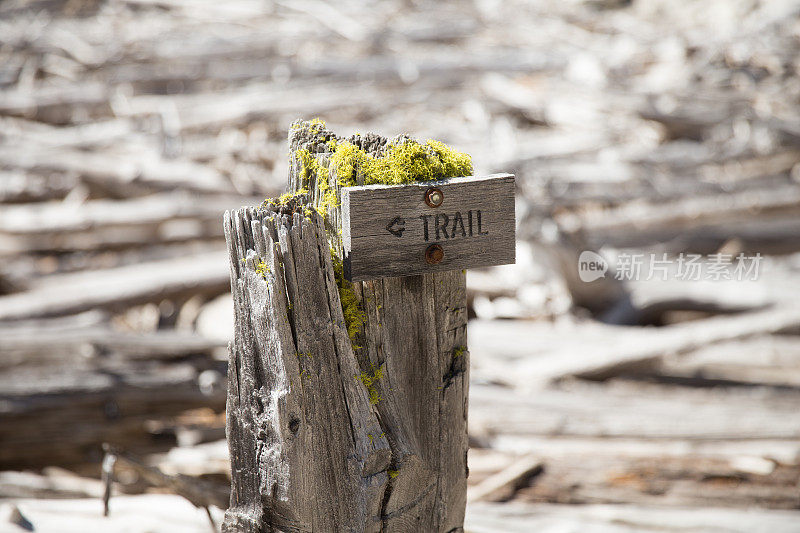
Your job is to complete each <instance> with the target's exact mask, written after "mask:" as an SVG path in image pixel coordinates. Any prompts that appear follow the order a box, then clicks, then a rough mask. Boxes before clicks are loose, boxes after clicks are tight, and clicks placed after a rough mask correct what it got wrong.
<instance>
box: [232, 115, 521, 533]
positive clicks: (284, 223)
mask: <svg viewBox="0 0 800 533" xmlns="http://www.w3.org/2000/svg"><path fill="white" fill-rule="evenodd" d="M392 142H394V144H391V143H390V140H389V139H386V138H385V137H381V136H379V135H375V134H371V133H369V134H366V135H363V136H352V137H349V138H343V137H339V136H336V135H335V134H334V133H333V132H331V131H329V130H327V129H325V127H324V125H323V124H321V123H319V122H313V121H312V122H296V123H294V124H293V125H292V127H291V129H290V132H289V146H290V154H291V156H290V165H289V191H290V192H292V193H295V194H296V196H295V197H294V198H293V199H291V200H289V201H286V202H277V203H268V204H265V205H264V206H262V207H260V208H242V209H238V210H235V211H231V212H229V213H227V214H226V216H225V223H224V226H225V236H226V241H227V244H228V251H229V253H230V266H231V290H232V293H233V299H234V316H235V338H234V342H233V343H232V344H231V345H230V348H229V356H230V360H229V364H228V409H227V437H228V445H229V447H230V455H231V503H230V506H229V507H228V510H227V511H226V514H225V522H224V523H223V526H222V530H223V532H225V533H234V532H236V533H263V532H266V531H287V532H288V531H293V532H304V533H305V532H325V533H327V532H329V531H346V532H359V533H360V532H368V533H384V532H386V533H394V532H398V533H406V532H409V531H425V532H428V531H430V532H437V533H454V532H458V531H463V526H464V511H465V507H466V501H467V476H468V471H469V470H468V468H467V450H468V448H469V443H468V437H467V419H468V406H469V403H468V401H467V399H468V393H469V357H470V354H469V349H468V348H467V288H466V275H465V272H464V271H463V269H465V268H470V267H475V266H485V265H490V264H500V263H504V262H511V261H513V260H514V202H513V197H514V178H513V176H510V175H498V176H488V177H484V178H478V177H467V178H452V179H449V180H444V181H439V182H427V183H415V184H409V185H403V186H385V187H381V186H377V187H350V188H342V187H341V182H340V179H339V176H338V172H337V168H336V166H335V161H334V158H333V157H332V156H333V153H332V151H334V150H336V147H337V146H340V147H341V146H346V147H347V148H348V149H350V150H351V151H352V150H354V149H358V150H361V151H363V152H364V153H363V154H362V155H363V156H364V157H367V158H370V159H380V158H383V157H385V156H386V152H387V149H388V148H387V147H389V146H390V144H391V146H394V145H397V144H398V143H400V144H402V143H406V142H408V143H412V142H416V141H413V140H411V139H407V138H405V137H403V138H399V139H395V140H394V141H392ZM417 144H418V145H419V143H417ZM417 152H418V151H417ZM428 153H430V150H429V151H428ZM356 179H357V180H358V179H363V176H360V177H359V176H357V177H356ZM356 183H358V181H356ZM431 189H434V190H431ZM332 200H335V201H332ZM311 207H313V208H314V209H313V210H312V209H310V208H311ZM307 208H308V209H307ZM345 208H346V209H345ZM343 210H346V211H347V213H346V216H345V214H344V213H343ZM315 211H316V212H315ZM479 213H480V214H479ZM387 214H388V215H387ZM437 215H439V216H438V218H437ZM459 215H460V216H459ZM445 216H446V218H445ZM420 217H421V218H420ZM426 217H427V218H426ZM345 220H346V221H347V222H346V223H345V222H344V221H345ZM437 220H438V231H439V235H438V236H437V234H436V231H437ZM470 220H471V221H472V225H471V227H470ZM426 224H427V238H426ZM462 224H463V229H462ZM445 231H446V232H447V235H445V233H444V232H445ZM345 241H347V243H348V244H347V246H348V248H347V250H346V251H345V246H344V243H345ZM365 246H366V247H365ZM370 246H372V247H373V250H372V252H373V256H372V257H371V258H370V257H367V256H366V255H363V254H364V253H367V252H370V250H369V247H370ZM432 247H433V248H432ZM420 254H422V257H421V258H420ZM340 260H341V261H342V265H344V264H345V263H347V262H348V260H349V263H350V270H351V272H350V274H351V276H352V278H353V279H354V280H360V279H361V280H365V281H353V282H352V283H351V282H349V281H347V280H345V279H344V277H343V276H341V275H340V272H341V270H340V264H339V261H340ZM359 269H361V270H359Z"/></svg>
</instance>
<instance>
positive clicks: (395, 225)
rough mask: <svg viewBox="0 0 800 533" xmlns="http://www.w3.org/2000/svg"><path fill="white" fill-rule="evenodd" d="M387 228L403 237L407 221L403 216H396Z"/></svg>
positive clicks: (396, 235) (397, 235)
mask: <svg viewBox="0 0 800 533" xmlns="http://www.w3.org/2000/svg"><path fill="white" fill-rule="evenodd" d="M386 230H387V231H388V232H389V233H391V234H392V235H394V236H395V237H402V236H403V232H404V231H405V230H406V221H405V220H403V217H395V219H394V220H392V221H391V222H389V223H388V224H387V225H386Z"/></svg>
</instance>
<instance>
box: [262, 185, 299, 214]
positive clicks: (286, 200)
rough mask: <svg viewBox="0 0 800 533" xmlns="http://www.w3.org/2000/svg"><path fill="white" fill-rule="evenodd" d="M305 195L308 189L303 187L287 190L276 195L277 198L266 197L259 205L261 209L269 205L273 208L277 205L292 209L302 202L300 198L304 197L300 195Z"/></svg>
mask: <svg viewBox="0 0 800 533" xmlns="http://www.w3.org/2000/svg"><path fill="white" fill-rule="evenodd" d="M306 195H308V189H305V188H303V189H300V190H298V191H295V192H287V193H284V194H282V195H280V196H278V197H277V198H266V199H265V200H264V201H263V202H261V205H260V206H259V207H261V208H262V209H267V208H270V207H271V208H273V209H274V208H279V207H289V208H291V210H292V211H293V210H294V209H295V208H297V207H300V205H301V204H302V203H303V202H302V200H304V198H301V197H303V196H306Z"/></svg>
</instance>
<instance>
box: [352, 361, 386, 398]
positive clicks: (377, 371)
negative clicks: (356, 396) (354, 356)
mask: <svg viewBox="0 0 800 533" xmlns="http://www.w3.org/2000/svg"><path fill="white" fill-rule="evenodd" d="M383 366H384V365H381V366H380V367H378V368H375V367H372V373H370V372H361V375H359V376H356V377H358V378H359V379H360V380H361V383H362V384H363V385H364V388H365V389H367V393H368V394H369V403H371V404H372V405H375V404H376V403H378V402H379V401H381V395H380V394H379V393H378V388H377V387H376V383H378V381H380V380H381V379H383Z"/></svg>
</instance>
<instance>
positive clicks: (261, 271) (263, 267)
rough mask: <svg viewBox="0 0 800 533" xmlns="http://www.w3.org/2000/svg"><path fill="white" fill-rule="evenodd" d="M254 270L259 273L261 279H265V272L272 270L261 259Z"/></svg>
mask: <svg viewBox="0 0 800 533" xmlns="http://www.w3.org/2000/svg"><path fill="white" fill-rule="evenodd" d="M256 272H257V273H258V274H261V277H262V278H263V279H267V273H270V272H272V270H270V268H269V266H268V265H267V264H266V263H265V262H264V261H261V262H260V263H258V265H256Z"/></svg>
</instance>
